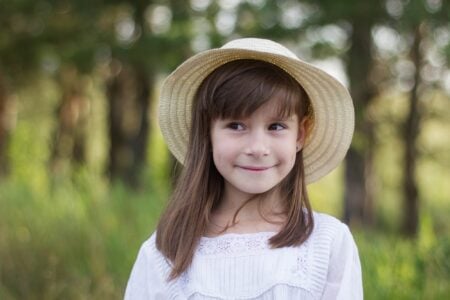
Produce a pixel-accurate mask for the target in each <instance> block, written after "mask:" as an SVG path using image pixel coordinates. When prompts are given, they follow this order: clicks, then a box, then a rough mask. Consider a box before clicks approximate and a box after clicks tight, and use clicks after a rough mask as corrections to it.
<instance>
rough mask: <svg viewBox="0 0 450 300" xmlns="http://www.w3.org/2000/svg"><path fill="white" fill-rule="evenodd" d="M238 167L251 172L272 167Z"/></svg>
mask: <svg viewBox="0 0 450 300" xmlns="http://www.w3.org/2000/svg"><path fill="white" fill-rule="evenodd" d="M238 168H240V169H243V170H245V171H250V172H262V171H266V170H268V169H270V168H271V167H254V166H238Z"/></svg>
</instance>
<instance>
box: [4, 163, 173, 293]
mask: <svg viewBox="0 0 450 300" xmlns="http://www.w3.org/2000/svg"><path fill="white" fill-rule="evenodd" d="M151 186H152V184H151V183H150V184H149V189H148V190H145V191H141V192H140V193H132V192H131V191H129V190H127V189H126V188H124V187H122V186H120V185H116V186H114V188H112V189H111V190H109V189H108V188H107V183H105V182H103V181H102V180H101V179H100V178H93V176H91V175H90V174H89V173H88V172H82V171H81V172H79V174H78V175H77V176H76V178H74V179H72V180H63V181H59V182H58V185H57V186H55V187H54V188H53V189H52V190H51V191H50V190H49V191H47V192H42V191H39V190H37V189H34V188H33V187H32V186H30V185H27V184H20V183H15V182H5V183H3V184H2V185H1V187H0V206H1V207H2V210H1V212H0V261H1V265H0V298H1V299H121V297H122V295H123V290H124V286H125V284H126V280H127V278H128V275H129V272H130V270H131V266H132V264H133V262H134V259H135V257H136V254H137V251H138V249H139V245H140V244H141V242H142V241H143V240H144V239H146V238H147V237H148V236H149V234H150V233H151V232H152V230H153V228H154V226H155V222H156V220H157V216H158V215H159V213H160V211H161V207H162V204H161V200H160V199H164V198H165V197H166V192H165V191H164V190H163V189H161V188H150V187H151Z"/></svg>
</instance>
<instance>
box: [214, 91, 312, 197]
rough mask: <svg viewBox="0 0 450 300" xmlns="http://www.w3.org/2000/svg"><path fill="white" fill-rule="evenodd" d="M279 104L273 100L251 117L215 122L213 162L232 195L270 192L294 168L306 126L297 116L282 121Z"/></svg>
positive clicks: (228, 192) (226, 188)
mask: <svg viewBox="0 0 450 300" xmlns="http://www.w3.org/2000/svg"><path fill="white" fill-rule="evenodd" d="M276 102H277V101H276V99H271V100H270V101H268V102H267V103H266V104H264V105H263V106H261V107H260V108H259V109H257V110H256V111H255V112H254V113H253V114H251V115H250V116H249V117H247V118H243V119H237V120H236V119H217V120H215V121H213V122H212V124H211V142H212V149H213V160H214V164H215V166H216V168H217V170H218V171H219V173H220V174H221V175H222V176H223V178H224V183H225V194H227V195H228V196H231V197H233V195H236V196H237V195H238V194H240V195H242V194H244V195H246V196H247V195H248V196H251V195H254V194H261V193H264V192H267V191H269V190H270V189H272V188H273V187H275V186H276V185H278V184H279V183H280V182H281V181H282V180H283V179H284V178H285V177H286V176H287V175H288V174H289V172H290V171H291V169H292V167H293V166H294V163H295V159H296V154H297V151H299V150H300V149H301V147H302V145H303V137H304V129H303V125H300V126H299V120H298V116H297V115H295V114H294V115H291V116H289V117H287V118H280V117H279V116H278V115H277V111H278V109H277V105H276Z"/></svg>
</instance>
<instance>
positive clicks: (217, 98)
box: [156, 59, 314, 279]
mask: <svg viewBox="0 0 450 300" xmlns="http://www.w3.org/2000/svg"><path fill="white" fill-rule="evenodd" d="M279 95H282V97H279ZM274 96H277V99H280V103H279V105H278V110H279V111H278V113H279V114H280V116H290V115H292V114H297V116H298V119H299V121H300V122H301V121H302V120H304V119H305V118H308V119H307V121H306V127H307V131H308V127H310V126H311V122H310V121H309V120H311V118H310V112H311V109H310V106H309V101H308V97H307V95H306V93H305V91H304V90H303V88H302V87H301V86H300V85H299V84H298V83H297V81H295V80H294V79H293V78H292V77H291V76H290V75H288V74H287V73H286V72H285V71H284V70H282V69H280V68H279V67H277V66H275V65H273V64H270V63H268V62H263V61H258V60H249V59H245V60H235V61H232V62H228V63H226V64H224V65H222V66H220V67H219V68H217V69H216V70H214V71H213V72H212V73H211V74H209V76H208V77H207V78H206V79H205V80H204V81H203V82H202V84H201V85H200V87H199V89H198V91H197V93H196V97H195V99H194V102H193V104H192V125H191V131H190V139H189V145H188V152H187V154H186V159H185V165H184V169H183V170H182V173H181V174H180V177H179V179H178V182H177V184H176V187H175V190H174V192H173V194H172V197H171V199H170V201H169V203H168V206H167V208H166V210H165V211H164V213H163V214H162V216H161V218H160V221H159V224H158V227H157V235H156V247H157V249H158V250H159V251H161V253H162V254H163V255H164V256H165V257H166V258H168V259H169V261H170V262H171V265H172V271H171V274H170V276H169V279H175V278H177V277H178V276H180V275H181V274H182V273H183V272H184V271H186V270H187V268H188V267H189V265H190V264H191V262H192V259H193V256H194V252H195V249H196V247H197V244H198V242H199V240H200V238H201V237H202V235H204V234H205V232H206V229H207V225H208V223H209V220H210V214H211V211H212V210H213V208H214V207H216V206H217V205H218V203H219V202H220V201H221V198H222V195H223V191H224V180H223V178H222V176H221V175H220V173H219V172H218V171H217V169H216V167H215V165H214V162H213V158H212V148H211V139H210V130H211V128H210V126H211V122H212V121H213V120H215V119H217V118H242V117H247V116H250V115H251V114H252V112H254V111H255V110H257V109H258V108H259V107H261V106H262V105H263V104H265V103H267V102H268V101H269V100H270V99H272V98H273V97H274ZM279 189H280V195H281V196H282V197H283V199H282V200H283V201H284V204H285V207H286V209H285V212H286V222H285V224H284V226H283V228H282V229H281V230H280V232H278V233H277V234H276V235H274V236H273V237H272V238H271V239H270V245H271V246H272V247H273V248H280V247H285V246H294V245H300V244H301V243H303V242H304V241H305V240H306V239H307V238H308V237H309V235H310V234H311V232H312V228H313V226H314V223H313V215H312V210H311V206H310V203H309V199H308V195H307V191H306V185H305V180H304V170H303V156H302V151H299V152H298V154H297V157H296V161H295V165H294V167H293V168H292V170H291V172H290V173H289V174H288V175H287V176H286V178H284V179H283V180H282V182H280V184H279Z"/></svg>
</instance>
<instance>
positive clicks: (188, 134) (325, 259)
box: [125, 38, 362, 299]
mask: <svg viewBox="0 0 450 300" xmlns="http://www.w3.org/2000/svg"><path fill="white" fill-rule="evenodd" d="M159 117H160V127H161V131H162V133H163V135H164V138H165V140H166V142H167V145H168V147H169V149H170V150H171V152H172V153H173V154H174V155H175V157H176V158H177V159H178V161H180V162H181V163H182V164H184V169H183V172H182V174H181V175H180V178H179V180H178V182H177V185H176V188H175V191H174V193H173V195H172V197H171V199H170V202H169V204H168V206H167V208H166V210H165V212H164V213H163V214H162V216H161V219H160V221H159V224H158V227H157V230H156V233H154V234H153V235H152V236H151V237H150V238H149V239H148V240H147V241H146V242H145V243H144V244H143V246H142V247H141V250H140V252H139V254H138V257H137V260H136V262H135V265H134V267H133V270H132V273H131V276H130V279H129V282H128V286H127V290H126V293H125V298H126V299H362V284H361V268H360V262H359V257H358V251H357V248H356V246H355V243H354V241H353V238H352V235H351V233H350V231H349V230H348V228H347V226H346V225H344V224H343V223H341V222H339V221H338V220H337V219H335V218H333V217H331V216H328V215H325V214H319V213H315V212H313V211H312V210H311V207H310V203H309V199H308V194H307V190H306V184H308V183H311V182H313V181H316V180H318V179H319V178H321V177H323V176H324V175H326V174H327V173H329V172H330V171H331V170H332V169H334V168H335V167H336V166H337V165H338V163H339V162H340V161H341V160H342V159H343V157H344V156H345V153H346V151H347V149H348V147H349V145H350V142H351V137H352V134H353V127H354V112H353V106H352V102H351V98H350V96H349V94H348V92H347V90H346V89H345V88H344V87H343V86H342V85H341V84H340V83H339V82H338V81H337V80H335V79H334V78H332V77H331V76H329V75H328V74H326V73H324V72H323V71H321V70H319V69H317V68H315V67H313V66H311V65H309V64H307V63H305V62H303V61H301V60H299V59H298V58H297V57H296V56H295V55H294V54H293V53H292V52H290V51H289V50H288V49H286V48H284V47H283V46H281V45H280V44H278V43H275V42H272V41H269V40H263V39H255V38H246V39H238V40H234V41H231V42H229V43H228V44H226V45H224V46H223V47H222V48H220V49H212V50H209V51H205V52H202V53H200V54H197V55H196V56H194V57H192V58H190V59H188V60H187V61H186V62H184V63H183V64H182V65H181V66H179V67H178V68H177V69H176V70H175V71H174V72H173V73H172V74H171V75H170V76H169V77H168V78H167V79H166V81H165V82H164V85H163V88H162V92H161V97H160V108H159Z"/></svg>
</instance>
